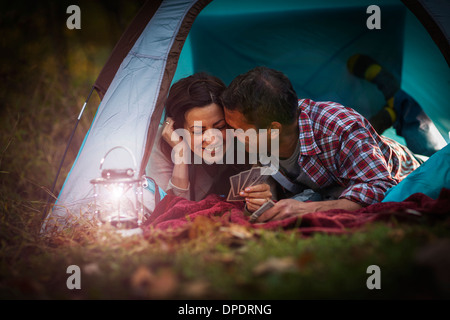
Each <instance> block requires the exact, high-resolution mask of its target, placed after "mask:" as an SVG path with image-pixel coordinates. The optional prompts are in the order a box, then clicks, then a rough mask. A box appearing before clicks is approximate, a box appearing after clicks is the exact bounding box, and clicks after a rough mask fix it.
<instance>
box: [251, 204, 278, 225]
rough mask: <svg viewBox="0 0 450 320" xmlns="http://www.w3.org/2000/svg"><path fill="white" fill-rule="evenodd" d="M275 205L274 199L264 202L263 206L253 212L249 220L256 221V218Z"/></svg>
mask: <svg viewBox="0 0 450 320" xmlns="http://www.w3.org/2000/svg"><path fill="white" fill-rule="evenodd" d="M274 205H275V202H273V201H272V200H269V201H268V202H266V203H264V204H263V205H262V206H261V207H259V209H258V210H256V211H255V212H253V213H252V215H251V216H250V220H249V221H250V222H251V223H254V222H255V221H256V219H258V218H259V217H260V216H261V215H262V214H263V213H264V212H266V211H267V210H269V209H270V208H272V207H273V206H274Z"/></svg>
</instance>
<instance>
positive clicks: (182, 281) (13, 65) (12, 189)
mask: <svg viewBox="0 0 450 320" xmlns="http://www.w3.org/2000/svg"><path fill="white" fill-rule="evenodd" d="M27 5H28V4H27ZM84 5H85V4H82V5H81V7H82V8H84ZM16 6H18V8H15V7H14V6H12V9H11V7H8V8H6V9H5V8H2V12H4V17H5V19H3V20H2V23H1V25H0V30H1V31H2V34H4V35H5V38H4V39H3V43H2V44H6V46H5V48H10V47H12V48H14V47H19V48H20V50H17V51H16V52H9V54H8V51H7V50H6V49H5V50H3V51H2V55H6V56H2V58H4V59H3V61H6V62H7V63H4V64H3V65H2V66H1V69H0V76H1V79H2V81H3V83H4V85H2V87H1V88H0V99H1V101H2V103H3V106H2V108H1V109H0V112H1V117H0V130H1V131H0V133H1V134H0V299H33V300H34V299H391V298H392V299H440V298H449V297H450V281H449V279H448V272H447V273H446V272H442V271H441V269H440V268H442V266H444V267H445V266H449V261H448V258H447V260H446V259H445V257H446V256H445V255H442V254H439V250H437V249H436V248H438V249H439V248H444V249H442V250H444V252H447V253H448V248H449V245H448V239H449V236H450V232H449V223H450V222H449V220H447V221H441V222H439V223H436V224H432V223H425V224H405V223H403V224H401V223H397V222H395V221H391V222H389V223H375V224H372V225H368V226H366V227H365V228H363V229H360V230H357V231H355V232H353V233H350V234H346V235H326V234H315V235H313V236H310V237H305V236H303V235H301V234H300V233H298V232H296V230H289V231H282V230H278V231H268V230H254V229H245V228H242V227H240V226H237V225H230V226H227V227H225V226H223V225H220V224H218V223H217V222H215V221H211V220H208V219H196V220H194V221H192V222H190V224H189V226H188V228H187V229H186V233H184V236H183V237H180V236H170V235H168V234H160V233H158V231H156V230H155V234H154V235H153V236H152V237H151V239H143V238H120V237H118V236H117V235H114V233H110V232H107V231H105V230H103V229H102V228H99V227H97V226H95V225H91V224H89V223H82V222H80V224H79V225H74V226H73V227H72V228H68V229H65V230H62V231H61V232H58V233H53V234H51V235H49V236H47V237H42V236H41V235H40V234H39V229H40V224H41V222H42V213H43V210H44V208H45V205H46V201H47V199H48V196H49V188H50V186H51V185H52V183H53V179H54V177H55V175H56V170H57V168H58V165H59V161H60V160H61V157H62V154H63V152H64V149H65V146H66V143H67V140H68V137H69V136H70V133H71V130H72V128H73V125H74V124H75V120H76V117H77V116H78V113H79V111H80V108H81V106H82V104H83V102H84V99H85V96H86V94H87V93H88V92H89V90H90V86H91V85H92V83H93V81H94V80H95V78H96V76H97V75H98V72H99V71H100V68H101V66H102V65H103V63H104V62H105V60H106V58H107V55H108V54H109V52H110V50H111V49H112V46H113V44H111V43H109V42H102V39H103V41H106V40H104V39H107V38H108V37H101V35H102V32H103V34H108V32H109V31H110V30H109V29H108V28H105V29H101V28H100V29H99V28H97V30H96V33H92V32H90V30H89V27H88V26H87V25H84V27H83V28H84V29H82V30H83V31H80V32H84V33H79V34H76V35H73V34H63V35H62V36H63V39H64V40H65V43H66V44H67V47H68V48H66V50H65V51H64V52H66V55H67V56H66V59H62V58H61V54H60V52H61V50H55V41H56V40H55V39H57V38H54V37H52V36H48V35H49V34H50V33H49V29H48V26H47V25H46V24H45V19H42V16H45V12H44V13H43V12H42V11H40V10H43V9H41V7H40V6H37V5H36V6H34V5H29V6H27V7H23V8H22V7H21V5H20V4H17V5H16ZM3 9H4V10H3ZM26 10H29V11H26ZM130 10H131V9H130ZM23 11H25V12H23ZM84 12H85V11H84ZM130 16H132V15H131V14H130ZM8 19H10V20H11V21H10V23H8V21H9V20H8ZM13 21H14V22H15V21H18V22H17V24H15V23H13ZM102 30H103V31H102ZM118 34H119V35H120V33H118ZM90 37H95V39H91V38H90ZM108 39H109V38H108ZM94 40H95V41H94ZM116 40H117V39H116ZM18 43H20V45H19V44H18ZM5 52H6V53H5ZM103 52H105V53H106V55H104V56H101V57H99V56H98V55H99V53H103ZM80 70H82V71H83V72H81V71H80ZM98 103H99V99H98V98H97V97H93V98H92V99H91V101H90V103H89V104H88V108H87V111H86V113H85V115H84V117H83V119H82V122H81V123H80V125H79V127H78V129H77V132H76V134H75V137H74V140H73V142H72V144H71V147H70V149H69V153H68V155H67V159H66V161H65V163H64V166H63V170H62V173H61V177H60V179H59V180H58V183H57V188H56V190H55V195H56V194H58V192H59V190H60V188H61V185H62V183H63V180H64V178H65V176H66V175H67V172H68V171H69V169H70V166H71V164H72V162H73V160H74V159H75V156H76V153H77V151H78V148H79V146H80V144H81V141H82V140H83V138H84V135H85V133H86V132H87V130H88V128H89V125H90V121H91V120H92V117H93V114H94V113H95V109H96V106H97V105H98ZM52 196H54V195H52ZM445 250H446V251H445ZM435 251H436V252H438V253H437V254H435V253H434V252H435ZM448 256H450V255H448V254H447V257H448ZM423 257H426V259H424V258H423ZM443 257H444V258H443ZM71 265H77V266H79V267H80V268H81V289H80V290H69V289H68V288H67V286H66V281H67V279H68V278H69V276H70V274H68V273H67V268H68V267H69V266H71ZM370 265H378V266H379V267H380V268H381V289H380V290H369V289H368V288H367V287H366V280H367V278H368V277H369V276H370V275H369V274H367V267H368V266H370Z"/></svg>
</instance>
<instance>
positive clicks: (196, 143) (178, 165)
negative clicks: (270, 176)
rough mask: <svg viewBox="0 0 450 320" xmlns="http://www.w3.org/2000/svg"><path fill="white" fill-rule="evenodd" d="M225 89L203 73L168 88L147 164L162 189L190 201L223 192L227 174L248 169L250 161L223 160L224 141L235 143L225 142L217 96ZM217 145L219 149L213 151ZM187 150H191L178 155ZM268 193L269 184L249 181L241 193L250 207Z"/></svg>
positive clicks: (268, 197) (223, 124) (221, 113)
mask: <svg viewBox="0 0 450 320" xmlns="http://www.w3.org/2000/svg"><path fill="white" fill-rule="evenodd" d="M224 89H225V84H224V83H223V82H222V81H221V80H220V79H218V78H217V77H214V76H211V75H208V74H206V73H196V74H194V75H192V76H189V77H187V78H183V79H181V80H179V81H178V82H176V83H175V84H174V85H173V86H172V88H171V89H170V92H169V95H168V98H167V101H166V115H167V117H166V120H165V121H164V123H163V125H162V126H161V127H160V128H159V130H158V134H157V137H156V142H155V146H154V148H153V150H152V154H151V156H150V160H149V163H148V165H147V175H149V176H150V177H152V178H153V179H154V180H155V181H156V183H157V184H158V185H159V186H160V187H161V188H162V189H163V190H164V191H166V192H167V193H171V194H174V195H176V196H180V197H183V198H186V199H188V200H195V201H198V200H201V199H203V198H205V197H206V196H207V195H208V194H212V193H214V194H218V195H223V196H225V197H226V196H227V194H228V191H229V189H230V183H229V177H230V176H232V175H235V174H238V173H239V172H241V171H244V170H247V169H249V167H250V166H249V165H237V164H225V162H226V161H225V148H224V147H223V146H226V145H232V146H233V147H234V145H235V144H234V141H233V143H231V144H230V143H229V144H227V143H226V138H227V137H226V129H227V128H228V125H227V123H226V122H225V117H224V113H223V107H222V103H221V101H220V98H219V97H220V95H221V93H222V91H223V90H224ZM183 129H184V130H183ZM211 129H213V130H211ZM211 132H212V134H211ZM180 133H186V134H180ZM180 136H181V137H180ZM178 137H180V139H178ZM233 139H234V137H233ZM229 142H230V141H229ZM183 144H185V145H183ZM220 148H223V150H224V152H222V153H219V154H217V153H216V151H217V150H220ZM180 150H181V151H180ZM186 151H187V152H189V153H190V154H188V155H187V154H182V153H183V152H186ZM235 154H236V153H235ZM174 155H176V156H180V155H181V156H187V157H188V158H189V157H191V158H190V159H191V161H190V163H189V162H187V161H174ZM217 156H219V157H220V156H223V157H224V160H223V164H218V163H216V162H217V161H216V162H213V163H211V159H212V158H215V159H216V160H217ZM192 157H193V158H194V160H192ZM184 159H186V158H184ZM198 159H200V161H198ZM205 159H210V161H209V162H208V161H205ZM271 197H272V193H271V191H270V187H269V185H267V184H260V185H256V186H252V187H250V190H249V191H247V192H246V208H247V210H248V211H249V212H253V211H255V210H257V209H258V208H259V207H260V206H261V205H262V204H264V203H265V202H267V201H268V200H269V199H271Z"/></svg>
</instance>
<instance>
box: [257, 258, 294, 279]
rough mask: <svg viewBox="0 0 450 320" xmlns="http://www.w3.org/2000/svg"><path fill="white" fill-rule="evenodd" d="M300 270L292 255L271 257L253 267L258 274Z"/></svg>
mask: <svg viewBox="0 0 450 320" xmlns="http://www.w3.org/2000/svg"><path fill="white" fill-rule="evenodd" d="M297 270H298V266H297V264H296V262H295V259H293V258H292V257H284V258H269V259H268V260H266V261H264V262H262V263H260V264H259V265H257V266H256V267H255V268H254V269H253V273H254V274H255V275H256V276H261V275H264V274H268V273H286V272H294V271H297Z"/></svg>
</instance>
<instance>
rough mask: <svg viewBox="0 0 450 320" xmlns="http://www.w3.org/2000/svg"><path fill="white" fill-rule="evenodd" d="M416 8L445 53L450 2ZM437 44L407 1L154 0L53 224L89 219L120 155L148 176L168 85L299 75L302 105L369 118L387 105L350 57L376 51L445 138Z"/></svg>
mask: <svg viewBox="0 0 450 320" xmlns="http://www.w3.org/2000/svg"><path fill="white" fill-rule="evenodd" d="M210 2H211V3H210ZM408 3H409V1H405V4H408ZM420 3H421V4H422V5H421V6H416V7H415V8H416V9H414V10H416V12H415V14H416V15H420V12H421V10H422V9H423V10H427V17H431V20H432V21H434V22H435V23H436V24H437V25H438V26H439V28H438V30H441V31H442V32H441V33H442V34H443V35H444V36H443V37H442V36H441V35H435V34H434V33H436V32H437V33H439V32H440V31H434V30H437V29H436V28H434V29H433V28H428V31H429V32H431V33H432V34H433V39H438V40H435V41H436V43H438V44H439V46H440V48H441V50H443V49H442V48H444V50H445V46H446V45H448V19H445V17H446V16H447V14H448V12H449V11H450V10H449V3H448V2H447V1H436V2H433V5H432V6H431V7H430V4H429V1H420ZM372 4H376V5H379V6H380V7H381V19H382V21H381V26H382V28H381V29H380V30H369V29H367V27H366V19H367V18H368V14H367V13H366V9H367V7H368V6H369V5H372ZM430 8H431V9H430ZM153 12H154V14H153V15H152V13H153ZM417 12H419V14H418V13H417ZM141 30H142V32H141ZM436 37H437V38H436ZM433 39H432V38H431V37H430V35H429V34H428V33H427V31H426V30H425V28H424V27H423V26H422V25H421V24H420V23H419V22H418V20H417V18H415V16H414V15H413V14H412V13H411V12H409V11H408V9H407V8H406V7H405V5H404V4H402V2H401V1H399V0H377V1H368V0H367V1H366V0H344V1H339V2H338V3H337V2H336V1H332V0H322V1H296V0H280V1H276V2H274V1H268V0H248V1H240V2H234V1H227V0H215V1H210V0H199V1H196V0H163V1H148V3H146V4H145V6H144V7H143V8H142V10H141V11H140V13H139V14H138V15H137V18H136V20H134V21H133V22H132V24H131V25H130V27H129V28H128V29H127V31H126V32H125V33H124V35H123V37H122V38H121V39H120V41H119V43H118V44H117V46H116V47H115V49H114V51H113V53H112V54H111V57H110V59H109V60H108V62H107V63H106V64H105V66H104V68H103V70H102V72H101V74H100V75H99V78H98V79H97V81H96V83H95V85H94V87H95V88H96V89H97V91H98V92H99V95H100V97H101V98H102V101H101V103H100V105H99V107H98V110H97V113H96V115H95V118H94V120H93V123H92V125H91V128H90V129H89V132H88V133H87V135H86V137H85V139H84V142H83V145H82V147H81V148H80V151H79V153H78V156H77V158H76V160H75V162H74V164H73V166H72V169H71V171H70V173H69V175H68V176H67V178H66V180H65V183H64V186H63V188H62V190H61V192H60V194H59V196H58V200H57V202H56V204H55V206H54V208H53V210H52V211H51V213H50V218H52V219H53V218H55V219H57V220H58V219H59V218H61V219H62V220H63V221H64V219H65V218H66V216H67V214H68V212H71V213H72V214H75V215H80V214H83V213H84V212H89V205H90V203H92V201H93V189H92V185H91V184H90V183H89V181H90V180H91V179H94V178H96V177H98V176H99V175H100V172H99V167H98V164H99V163H100V161H101V159H102V157H103V156H104V155H105V154H106V153H107V152H108V150H110V149H111V148H113V147H115V146H125V147H127V148H128V149H130V150H132V153H133V154H134V156H135V158H136V160H137V171H138V172H139V174H140V175H142V174H144V169H145V167H146V164H147V161H148V159H149V156H150V152H151V150H152V146H153V143H154V138H155V136H156V131H157V128H158V124H159V122H160V119H161V115H162V113H163V109H164V100H165V97H166V95H167V93H168V90H169V88H170V85H171V84H172V83H173V82H174V81H177V80H178V79H180V78H181V77H185V76H188V75H190V74H192V73H193V72H198V71H206V72H210V73H212V74H214V75H216V76H219V77H221V78H222V79H223V80H224V81H225V82H226V83H227V82H229V81H231V79H232V78H234V76H236V75H237V74H239V73H242V72H245V71H247V70H248V69H250V68H252V67H254V66H257V65H266V66H269V67H274V68H277V69H279V70H281V71H283V72H285V73H286V74H287V75H288V76H289V77H290V78H292V80H293V83H294V87H295V89H296V91H297V93H298V94H299V96H306V97H307V98H313V99H316V100H334V101H337V102H340V103H342V104H345V105H346V106H349V107H353V108H354V109H356V110H357V111H358V112H360V113H362V114H363V115H364V116H366V117H370V115H372V114H374V113H375V112H376V111H378V110H379V108H380V107H382V106H383V104H384V101H383V97H382V94H381V93H380V92H378V91H377V89H376V88H375V86H373V85H372V84H370V83H368V82H367V81H363V80H361V79H357V78H355V77H353V76H352V75H350V74H349V73H348V71H347V70H346V60H347V58H348V57H350V56H351V55H353V54H354V53H363V54H369V55H371V56H373V57H374V58H375V59H377V60H378V61H380V62H381V63H382V64H383V66H385V67H387V68H388V69H390V70H391V71H392V72H393V73H394V74H395V75H396V76H398V77H399V79H401V83H402V89H404V90H405V91H407V92H409V93H410V94H411V95H412V96H413V97H414V98H415V99H416V100H417V101H418V102H419V103H420V104H421V105H422V107H423V108H424V110H425V112H426V113H427V114H428V115H429V116H430V117H431V118H432V120H433V121H434V122H435V123H436V125H437V127H438V129H439V130H440V131H441V133H442V134H443V135H444V138H446V139H448V132H449V131H450V108H448V101H450V90H448V83H449V82H450V74H449V72H448V71H449V70H448V67H447V64H446V61H445V59H444V57H443V56H442V53H441V52H440V51H439V48H438V47H437V46H436V43H435V42H434V41H433ZM442 39H444V40H442ZM445 39H447V41H445ZM129 48H131V49H129ZM390 134H391V133H390V132H386V135H387V136H388V137H392V136H390ZM392 135H394V138H396V139H400V140H399V141H401V138H399V137H395V134H394V133H392ZM108 166H109V167H111V168H123V167H125V166H127V167H128V166H129V157H128V155H126V154H120V153H115V154H114V156H113V157H111V158H110V159H108V161H106V162H105V167H108Z"/></svg>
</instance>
